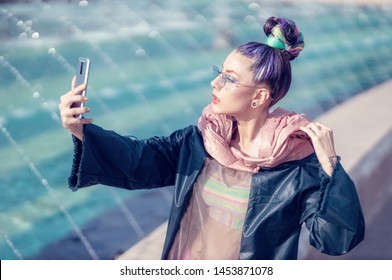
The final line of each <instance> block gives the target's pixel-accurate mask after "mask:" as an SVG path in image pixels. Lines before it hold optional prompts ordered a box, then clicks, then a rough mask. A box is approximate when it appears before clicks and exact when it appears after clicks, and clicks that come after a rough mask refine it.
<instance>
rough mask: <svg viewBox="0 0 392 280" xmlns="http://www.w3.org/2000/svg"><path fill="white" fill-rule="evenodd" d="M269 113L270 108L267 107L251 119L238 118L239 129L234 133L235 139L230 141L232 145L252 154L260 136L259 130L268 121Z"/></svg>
mask: <svg viewBox="0 0 392 280" xmlns="http://www.w3.org/2000/svg"><path fill="white" fill-rule="evenodd" d="M268 115H269V110H268V109H266V110H264V111H262V113H261V114H258V115H257V116H255V117H252V118H250V119H238V118H236V122H237V130H236V133H235V134H234V135H233V139H232V141H231V143H230V144H231V146H233V147H235V148H237V149H239V150H240V151H242V152H243V153H246V154H248V155H250V154H251V153H252V147H253V145H252V144H253V143H254V141H255V139H256V138H257V137H258V136H259V132H260V130H261V128H262V126H263V125H264V123H265V122H266V120H267V118H268Z"/></svg>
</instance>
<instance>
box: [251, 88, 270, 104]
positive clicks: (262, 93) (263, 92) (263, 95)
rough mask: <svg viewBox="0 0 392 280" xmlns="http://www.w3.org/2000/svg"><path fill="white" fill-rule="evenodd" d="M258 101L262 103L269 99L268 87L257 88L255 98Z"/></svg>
mask: <svg viewBox="0 0 392 280" xmlns="http://www.w3.org/2000/svg"><path fill="white" fill-rule="evenodd" d="M255 99H256V100H258V101H259V104H264V103H266V102H267V101H269V100H270V91H269V89H268V88H264V87H263V88H259V89H258V90H257V96H256V98H255Z"/></svg>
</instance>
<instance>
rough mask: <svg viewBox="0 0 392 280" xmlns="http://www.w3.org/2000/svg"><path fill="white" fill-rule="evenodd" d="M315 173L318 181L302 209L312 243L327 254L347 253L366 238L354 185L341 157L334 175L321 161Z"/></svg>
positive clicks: (307, 196)
mask: <svg viewBox="0 0 392 280" xmlns="http://www.w3.org/2000/svg"><path fill="white" fill-rule="evenodd" d="M316 169H317V168H316ZM315 173H317V171H316V172H315ZM314 175H316V176H315V177H316V180H315V182H314V185H313V186H311V187H310V189H312V190H311V191H309V192H308V194H307V195H306V196H305V197H306V199H304V205H303V209H304V211H303V212H302V221H303V220H305V222H306V226H307V228H308V230H309V233H310V235H309V241H310V244H311V245H312V246H313V247H315V248H316V249H317V250H319V251H320V252H322V253H325V254H328V255H342V254H345V253H347V252H349V251H350V250H351V249H353V248H354V247H355V246H356V245H357V244H358V243H360V242H361V241H362V240H363V238H364V233H365V222H364V217H363V213H362V209H361V205H360V202H359V198H358V194H357V191H356V188H355V185H354V183H353V181H352V180H351V179H350V177H349V176H348V174H347V173H346V172H345V170H344V169H343V167H342V165H341V164H340V158H339V159H338V163H337V165H336V167H335V169H334V171H333V174H332V176H331V177H330V176H328V175H327V174H326V173H325V172H324V170H323V169H322V167H321V165H320V164H318V174H314ZM317 177H318V178H317ZM310 185H312V184H310Z"/></svg>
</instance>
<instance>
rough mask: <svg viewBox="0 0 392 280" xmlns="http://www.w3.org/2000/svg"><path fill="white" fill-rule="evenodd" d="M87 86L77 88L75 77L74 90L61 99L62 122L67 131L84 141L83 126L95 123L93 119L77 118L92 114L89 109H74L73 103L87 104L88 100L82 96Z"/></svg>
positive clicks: (73, 81)
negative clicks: (81, 115)
mask: <svg viewBox="0 0 392 280" xmlns="http://www.w3.org/2000/svg"><path fill="white" fill-rule="evenodd" d="M85 87H86V86H85V85H80V86H78V87H76V88H75V77H74V78H73V80H72V90H71V91H69V92H67V93H66V94H64V95H63V96H61V98H60V104H59V109H60V116H61V122H62V124H63V126H64V128H66V129H67V130H69V131H70V132H71V133H72V134H73V135H75V137H77V138H79V139H80V140H81V141H82V140H83V124H88V123H91V122H93V120H92V119H85V118H82V119H79V118H77V117H76V116H78V115H80V114H86V113H88V112H90V109H89V108H87V107H75V108H72V104H73V103H85V102H87V98H86V97H84V96H82V92H83V90H84V89H85Z"/></svg>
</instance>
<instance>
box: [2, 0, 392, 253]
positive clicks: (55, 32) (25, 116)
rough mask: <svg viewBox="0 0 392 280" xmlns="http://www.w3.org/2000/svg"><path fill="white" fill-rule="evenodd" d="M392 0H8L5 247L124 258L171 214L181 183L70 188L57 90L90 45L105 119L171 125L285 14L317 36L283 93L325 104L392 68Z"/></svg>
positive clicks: (313, 113)
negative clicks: (220, 68) (238, 51)
mask: <svg viewBox="0 0 392 280" xmlns="http://www.w3.org/2000/svg"><path fill="white" fill-rule="evenodd" d="M390 2H391V1H337V0H334V1H276V0H274V1H272V0H266V1H250V0H225V1H223V0H215V1H211V0H198V1H194V0H165V1H159V0H155V1H154V0H132V1H125V0H113V1H105V0H101V1H100V0H96V1H75V0H74V1H72V0H68V1H65V0H64V1H60V0H58V1H0V159H1V160H0V259H113V258H116V257H117V256H118V255H120V254H121V253H123V252H124V251H125V250H127V249H128V248H129V247H130V246H132V245H134V244H136V243H137V242H138V241H139V240H140V239H142V238H143V237H145V236H146V235H148V234H149V233H150V232H151V231H152V230H153V229H154V228H156V227H157V226H158V225H160V224H161V223H162V222H164V221H165V220H166V219H167V217H168V214H169V210H170V205H171V192H172V190H171V188H170V187H169V188H166V189H161V190H155V191H133V192H130V191H126V190H121V189H115V188H108V187H105V186H96V187H91V188H87V189H83V190H79V191H77V192H72V191H71V190H70V189H69V188H68V185H67V180H68V176H69V174H70V169H71V165H72V152H73V147H72V141H71V136H70V135H69V133H68V132H67V131H65V130H64V129H63V127H62V125H61V121H60V116H59V112H58V103H59V98H60V96H61V95H63V94H64V93H66V92H67V91H68V90H69V89H70V85H71V79H72V77H73V75H74V73H75V67H76V64H77V60H78V58H79V57H89V58H90V59H91V61H92V63H91V72H90V80H89V88H88V96H89V100H90V101H89V102H88V106H89V107H90V108H91V110H92V112H91V113H90V116H91V117H92V118H94V120H95V123H96V124H98V125H100V126H103V127H104V128H106V129H110V130H115V131H116V132H118V133H120V134H124V135H135V136H137V137H138V138H145V137H150V136H155V135H167V134H169V133H170V132H172V131H174V130H175V129H179V128H182V127H185V126H187V125H189V124H195V123H196V122H197V120H198V117H199V115H200V114H201V111H202V109H203V108H204V107H205V106H206V105H207V104H208V103H209V102H210V99H211V95H210V93H211V89H210V85H209V83H210V81H211V79H212V71H211V69H212V65H213V64H216V65H220V64H222V62H223V61H224V59H225V57H226V56H227V55H228V54H229V53H230V52H231V50H232V49H233V48H235V47H236V46H238V45H239V44H242V43H245V42H248V41H263V40H264V39H265V36H264V33H263V28H262V27H263V24H264V22H265V20H266V19H267V18H268V17H269V16H271V15H276V16H282V17H288V18H291V19H293V20H294V21H295V22H296V23H297V26H298V27H299V30H300V31H302V32H303V34H304V36H305V43H306V46H305V50H304V51H303V52H302V53H301V55H300V56H299V57H298V58H297V59H296V60H294V61H293V63H292V67H293V83H292V87H291V90H290V92H289V94H288V95H287V97H285V99H284V100H282V101H281V102H280V103H279V106H281V107H285V108H287V109H289V110H294V111H296V112H300V113H306V114H307V115H308V116H309V117H311V118H316V117H318V116H320V115H322V114H323V113H325V112H327V111H328V110H330V109H331V108H334V107H335V106H337V105H339V104H341V103H342V102H344V101H346V100H348V99H350V98H352V97H354V96H356V95H357V94H359V93H361V92H363V91H365V90H368V89H370V88H372V87H375V86H377V85H379V84H381V83H383V82H385V81H388V80H390V79H391V78H392V47H391V46H392V5H391V3H390ZM369 106H371V105H369Z"/></svg>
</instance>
